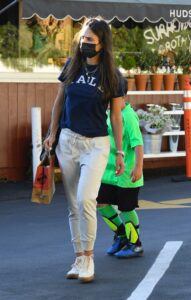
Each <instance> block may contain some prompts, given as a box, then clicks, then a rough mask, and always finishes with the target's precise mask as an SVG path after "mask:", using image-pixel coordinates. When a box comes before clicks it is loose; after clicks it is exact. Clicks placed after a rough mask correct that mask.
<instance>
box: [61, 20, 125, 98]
mask: <svg viewBox="0 0 191 300" xmlns="http://www.w3.org/2000/svg"><path fill="white" fill-rule="evenodd" d="M84 26H89V28H90V29H91V30H92V32H93V33H94V34H95V35H97V37H98V38H99V41H100V42H101V43H102V51H101V53H100V62H99V71H100V83H99V84H100V86H101V88H102V90H103V99H105V100H108V99H111V98H113V97H114V96H115V94H116V92H117V89H118V84H119V72H118V71H117V68H116V66H115V63H114V58H113V52H112V34H111V30H110V27H109V25H108V24H107V22H106V21H104V20H103V19H97V18H93V19H89V20H88V21H86V22H85V24H84ZM83 64H84V58H83V56H82V54H81V52H80V42H78V44H77V46H76V50H75V53H74V56H73V58H72V60H71V63H70V66H69V67H68V69H67V73H66V81H65V84H66V85H67V84H70V83H71V82H72V81H73V80H74V78H75V76H76V75H77V73H78V72H79V70H80V68H81V67H82V66H83Z"/></svg>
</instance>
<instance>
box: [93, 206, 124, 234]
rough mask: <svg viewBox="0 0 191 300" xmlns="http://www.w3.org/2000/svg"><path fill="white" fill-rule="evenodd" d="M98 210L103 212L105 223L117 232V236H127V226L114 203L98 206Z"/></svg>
mask: <svg viewBox="0 0 191 300" xmlns="http://www.w3.org/2000/svg"><path fill="white" fill-rule="evenodd" d="M97 210H98V211H99V213H100V214H101V216H102V218H103V220H104V221H105V223H106V224H107V225H108V226H109V228H110V229H111V230H112V231H114V232H115V233H116V234H117V236H121V237H123V236H125V227H124V224H123V220H122V219H121V217H120V216H119V214H118V212H117V210H116V209H115V208H114V207H113V206H112V205H106V206H102V207H98V208H97Z"/></svg>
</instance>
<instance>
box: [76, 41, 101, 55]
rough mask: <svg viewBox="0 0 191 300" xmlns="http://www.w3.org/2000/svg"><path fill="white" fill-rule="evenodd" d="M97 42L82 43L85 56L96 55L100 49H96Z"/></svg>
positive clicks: (82, 51)
mask: <svg viewBox="0 0 191 300" xmlns="http://www.w3.org/2000/svg"><path fill="white" fill-rule="evenodd" d="M95 48H96V44H89V43H82V44H81V47H80V51H81V53H82V55H83V57H84V58H87V57H89V58H92V57H94V56H96V55H97V54H98V53H99V52H100V51H96V49H95Z"/></svg>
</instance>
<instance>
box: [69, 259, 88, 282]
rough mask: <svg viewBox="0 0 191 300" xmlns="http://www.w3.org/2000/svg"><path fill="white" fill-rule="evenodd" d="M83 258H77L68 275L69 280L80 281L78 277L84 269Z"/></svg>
mask: <svg viewBox="0 0 191 300" xmlns="http://www.w3.org/2000/svg"><path fill="white" fill-rule="evenodd" d="M83 258H84V257H83V256H78V257H76V259H75V262H74V264H73V265H72V266H71V267H72V268H71V270H70V271H69V272H68V273H67V274H66V278H67V279H78V275H79V272H80V269H81V267H82V262H83Z"/></svg>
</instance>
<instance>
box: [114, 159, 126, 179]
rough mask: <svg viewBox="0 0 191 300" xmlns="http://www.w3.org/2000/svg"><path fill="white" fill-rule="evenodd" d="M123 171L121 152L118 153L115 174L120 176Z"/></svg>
mask: <svg viewBox="0 0 191 300" xmlns="http://www.w3.org/2000/svg"><path fill="white" fill-rule="evenodd" d="M123 172H124V160H123V156H122V155H121V154H117V156H116V170H115V175H116V176H120V175H121V174H122V173H123Z"/></svg>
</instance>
